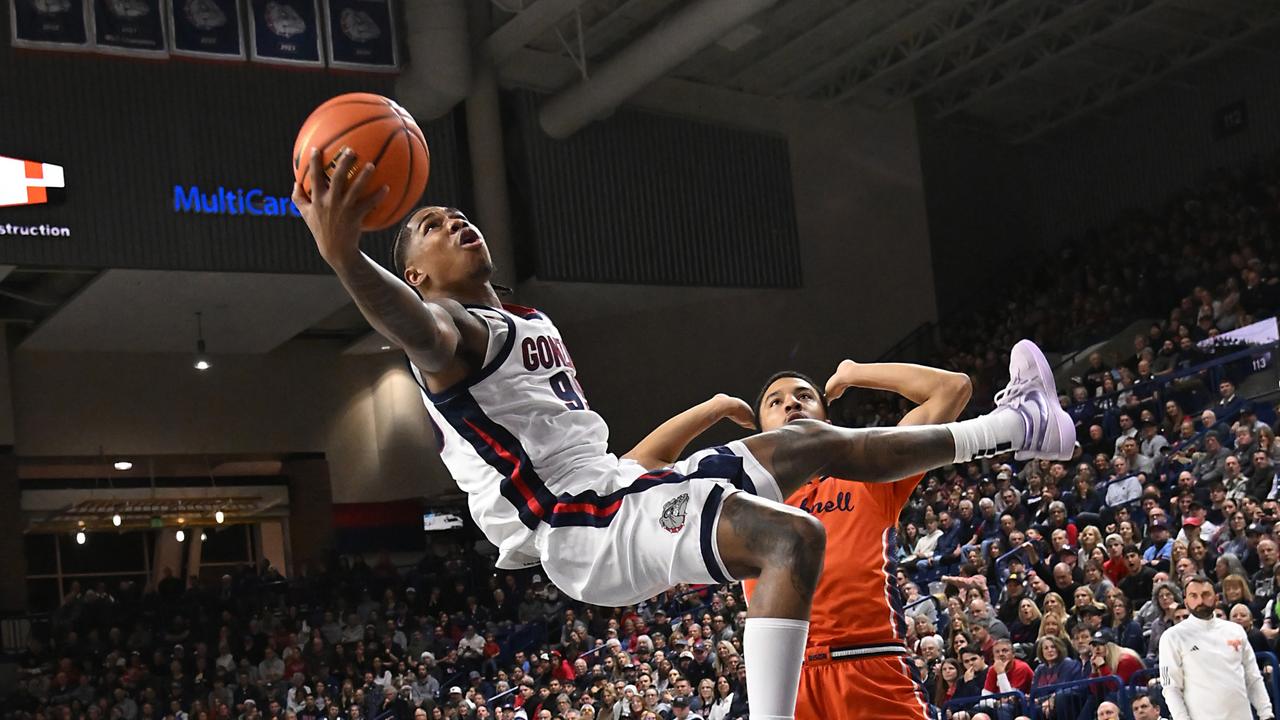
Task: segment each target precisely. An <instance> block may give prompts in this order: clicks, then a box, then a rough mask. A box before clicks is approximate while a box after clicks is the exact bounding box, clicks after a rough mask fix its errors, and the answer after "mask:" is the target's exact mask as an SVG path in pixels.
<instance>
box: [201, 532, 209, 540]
mask: <svg viewBox="0 0 1280 720" xmlns="http://www.w3.org/2000/svg"><path fill="white" fill-rule="evenodd" d="M208 541H209V533H207V532H201V533H200V542H208Z"/></svg>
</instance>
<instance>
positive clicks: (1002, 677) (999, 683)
mask: <svg viewBox="0 0 1280 720" xmlns="http://www.w3.org/2000/svg"><path fill="white" fill-rule="evenodd" d="M996 687H998V688H1000V692H1002V693H1007V692H1013V683H1011V682H1009V673H1008V671H1005V672H1002V673H1000V674H999V675H997V676H996Z"/></svg>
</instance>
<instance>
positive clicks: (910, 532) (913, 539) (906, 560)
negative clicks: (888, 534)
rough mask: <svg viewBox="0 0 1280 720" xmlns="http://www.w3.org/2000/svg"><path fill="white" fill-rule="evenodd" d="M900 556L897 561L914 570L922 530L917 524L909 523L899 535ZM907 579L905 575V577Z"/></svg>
mask: <svg viewBox="0 0 1280 720" xmlns="http://www.w3.org/2000/svg"><path fill="white" fill-rule="evenodd" d="M898 538H899V539H898V556H897V561H898V562H899V563H900V564H903V565H904V567H905V566H907V565H910V567H911V568H914V567H915V565H914V558H915V556H916V546H917V545H918V544H919V541H920V528H918V527H916V524H915V523H907V524H906V525H905V526H903V528H902V532H900V533H898ZM903 577H904V578H905V577H906V576H905V575H904V576H903Z"/></svg>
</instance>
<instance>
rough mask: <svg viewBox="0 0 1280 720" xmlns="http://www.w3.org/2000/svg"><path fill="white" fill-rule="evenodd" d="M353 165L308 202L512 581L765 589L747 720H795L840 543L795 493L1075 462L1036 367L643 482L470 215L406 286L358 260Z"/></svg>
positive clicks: (403, 263)
mask: <svg viewBox="0 0 1280 720" xmlns="http://www.w3.org/2000/svg"><path fill="white" fill-rule="evenodd" d="M353 162H354V158H353V157H351V156H346V157H343V158H342V159H341V160H340V161H339V162H338V163H337V167H336V168H335V169H334V172H333V175H332V177H333V178H334V179H333V181H332V183H330V182H329V181H328V180H327V179H326V176H325V172H324V168H323V167H322V165H321V161H320V157H319V154H318V153H316V152H315V151H314V150H313V151H312V154H311V157H310V173H311V188H313V191H312V194H311V196H310V197H308V196H307V195H306V194H305V193H303V192H302V191H301V189H300V188H298V187H296V186H295V189H294V194H293V201H294V203H295V204H297V206H298V209H299V210H300V212H301V213H302V216H303V218H304V220H305V221H306V223H307V226H308V227H309V228H310V230H311V233H312V235H313V236H314V237H315V242H316V247H317V248H318V249H319V251H320V255H321V256H322V257H323V258H324V260H325V261H326V262H327V263H328V264H329V265H330V267H332V268H333V270H334V272H335V273H337V275H338V278H339V279H340V280H341V281H342V284H343V286H344V287H346V289H347V292H348V293H349V294H350V295H351V297H352V299H354V300H355V302H356V305H357V306H358V307H359V308H360V311H361V313H363V314H364V316H365V318H366V319H367V320H368V321H369V323H370V324H371V325H372V326H373V327H374V328H375V329H376V330H377V331H378V332H380V333H381V334H382V335H383V336H384V337H386V338H387V339H389V340H391V341H392V342H394V343H396V344H397V345H398V346H400V347H401V348H403V349H404V351H405V353H407V354H408V356H409V361H410V363H411V366H412V368H413V372H414V375H415V376H416V377H417V378H418V380H419V382H420V383H421V385H422V386H423V396H424V399H425V401H426V403H427V409H428V412H429V414H430V417H431V420H432V423H433V424H434V425H435V428H434V430H435V433H436V438H437V440H438V441H439V443H440V453H441V456H442V457H443V459H444V462H445V465H446V466H447V467H448V468H449V472H450V474H452V476H453V478H454V481H455V482H457V484H458V486H459V487H460V488H461V489H462V490H464V491H465V492H466V493H467V495H468V504H469V506H470V509H471V515H472V517H473V518H474V519H475V521H476V524H477V525H479V526H480V528H481V529H482V530H483V531H484V533H485V535H486V536H487V537H488V538H489V540H490V541H492V542H493V543H494V544H495V545H497V546H498V550H499V554H498V567H501V568H504V569H516V568H522V567H529V566H532V565H535V564H538V563H541V564H542V566H543V569H544V571H545V572H546V573H547V576H548V577H549V578H551V580H552V581H554V582H555V583H556V585H557V586H558V587H559V588H560V589H561V590H563V591H564V592H565V593H567V594H568V595H570V596H571V597H574V598H576V599H578V600H581V601H584V602H588V603H592V604H596V605H605V606H621V605H631V604H635V603H638V602H640V601H642V600H644V599H646V598H649V597H652V596H654V595H657V594H658V593H660V592H662V591H664V590H666V589H668V588H670V587H672V586H674V585H676V584H678V583H708V584H711V583H722V582H726V581H729V580H738V579H743V578H756V579H757V581H758V582H757V586H756V591H755V594H754V596H753V598H752V603H751V608H750V611H749V617H748V620H747V625H746V628H745V631H744V640H745V644H746V647H745V651H746V658H745V660H746V666H747V687H748V694H749V696H750V698H751V717H752V720H774V719H777V718H781V719H785V720H791V718H793V717H794V713H795V703H796V686H797V684H798V681H799V675H800V666H801V663H802V660H803V653H804V648H805V638H806V634H807V631H808V617H809V610H810V604H811V601H812V596H813V592H814V587H815V585H816V583H817V580H818V577H819V574H820V573H821V571H822V558H823V551H824V547H825V541H826V537H825V533H824V531H823V529H822V525H821V524H820V523H819V522H818V521H817V520H814V519H813V518H812V517H811V516H809V515H808V514H807V513H805V512H803V511H801V510H797V509H795V508H789V507H786V506H785V505H782V504H781V502H782V500H783V499H784V498H786V497H787V496H789V495H790V494H791V493H792V492H793V491H794V490H795V489H796V488H797V487H799V486H800V485H802V484H803V483H806V482H808V481H809V480H810V479H812V478H815V477H820V476H826V475H831V476H837V477H856V478H860V479H863V480H865V481H870V482H876V481H880V482H890V481H893V480H896V479H898V478H901V477H905V476H908V475H911V474H912V473H916V472H922V471H924V470H927V469H929V468H933V467H937V466H939V465H944V464H947V463H951V462H961V461H967V460H970V459H972V458H974V457H979V456H985V455H992V454H996V453H998V452H1004V451H1008V450H1014V451H1016V452H1017V453H1018V454H1019V456H1021V457H1026V458H1032V457H1034V458H1053V459H1062V458H1068V457H1070V456H1071V450H1072V446H1073V444H1074V442H1075V431H1074V426H1073V423H1072V422H1071V419H1070V417H1068V416H1067V414H1066V413H1065V412H1063V411H1062V409H1061V408H1060V407H1059V405H1058V398H1057V393H1056V391H1055V389H1054V384H1053V378H1052V377H1051V376H1049V377H1045V376H1044V374H1043V373H1040V374H1032V376H1029V377H1027V378H1023V379H1021V380H1020V381H1018V382H1016V383H1013V384H1011V386H1010V388H1008V389H1007V390H1006V392H1005V394H1004V396H1003V398H1002V400H1001V402H1000V404H999V407H998V409H997V410H996V411H994V412H993V413H991V414H990V415H987V416H984V417H981V418H977V419H974V420H968V421H964V422H960V423H950V424H948V425H932V426H920V427H911V428H883V429H873V430H850V429H845V428H838V427H835V426H833V425H829V424H827V423H823V422H819V421H813V420H801V421H797V422H792V423H788V424H786V425H785V426H783V427H782V428H779V429H777V430H774V431H772V432H767V433H761V434H759V435H755V436H752V437H749V438H747V439H745V440H742V441H739V442H733V443H730V444H729V445H727V446H724V447H720V448H712V449H710V450H706V451H703V452H701V453H698V454H695V455H694V456H692V457H690V458H688V459H686V460H683V461H681V462H678V463H675V464H674V465H672V466H671V467H668V468H663V469H660V470H656V471H652V472H651V471H648V470H646V469H645V468H644V467H643V466H641V465H640V464H639V463H637V462H635V461H633V460H627V459H621V458H618V457H616V456H614V455H612V454H610V453H609V449H608V438H609V431H608V427H607V426H606V425H605V422H604V420H603V419H601V417H600V416H599V415H597V414H596V413H594V412H593V411H592V410H591V409H590V407H589V406H588V404H587V401H586V399H585V398H584V396H583V394H582V389H581V388H580V387H579V386H578V382H577V379H576V373H575V369H574V365H573V360H572V359H571V357H570V355H569V353H568V351H567V349H566V348H565V346H564V343H563V342H562V340H561V338H560V334H559V332H557V330H556V327H555V325H553V324H552V323H551V321H550V320H549V319H548V318H547V317H546V316H545V315H543V314H542V313H540V312H537V311H534V310H531V309H528V308H519V307H516V306H506V307H504V306H503V305H502V303H501V302H500V301H499V299H498V295H497V293H496V292H495V291H494V289H493V286H492V285H491V284H490V276H491V275H492V273H493V262H492V260H491V259H490V256H489V251H488V248H487V247H486V246H485V242H484V237H483V236H482V235H481V234H480V231H479V230H478V229H476V227H475V226H473V225H472V224H471V223H470V222H469V221H468V220H467V218H466V217H465V216H463V214H462V213H461V212H459V211H457V210H455V209H452V208H441V207H428V208H422V209H420V210H417V211H415V212H414V213H412V214H411V215H410V216H409V217H408V219H407V221H406V222H405V225H404V226H403V228H402V229H401V232H400V235H399V236H398V238H397V243H396V248H395V260H396V265H397V268H396V269H397V272H398V275H395V274H392V273H390V272H388V271H387V270H386V269H384V268H382V267H381V266H379V265H378V264H377V263H375V262H373V261H372V260H371V259H370V258H369V257H368V256H367V255H365V254H364V253H363V252H361V250H360V235H361V232H360V222H361V219H362V218H363V217H364V216H365V215H366V214H367V213H368V212H369V210H370V209H372V208H373V207H374V206H375V205H376V204H377V203H378V201H379V200H381V198H382V197H383V196H384V195H385V194H386V192H387V190H388V189H387V188H385V187H384V188H381V189H380V190H378V191H377V192H374V193H372V194H370V193H369V190H368V188H367V186H368V184H369V177H370V175H371V167H366V168H365V169H364V170H362V171H361V172H359V173H357V175H356V177H355V179H354V180H350V181H348V173H349V172H350V171H351V168H352V165H353ZM362 198H363V199H362ZM638 390H639V389H638Z"/></svg>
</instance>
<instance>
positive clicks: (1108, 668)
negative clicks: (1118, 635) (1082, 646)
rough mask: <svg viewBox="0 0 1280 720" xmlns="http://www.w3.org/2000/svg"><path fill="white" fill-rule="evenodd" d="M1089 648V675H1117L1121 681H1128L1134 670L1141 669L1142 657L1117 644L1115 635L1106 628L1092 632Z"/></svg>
mask: <svg viewBox="0 0 1280 720" xmlns="http://www.w3.org/2000/svg"><path fill="white" fill-rule="evenodd" d="M1090 648H1091V651H1092V652H1091V654H1090V658H1089V662H1090V664H1091V667H1092V672H1091V673H1090V676H1091V677H1102V676H1105V675H1117V676H1119V677H1120V680H1121V681H1123V682H1128V681H1129V678H1130V677H1132V676H1133V674H1134V673H1135V672H1137V671H1139V670H1141V669H1143V664H1142V659H1141V658H1139V657H1138V654H1137V653H1135V652H1134V651H1132V650H1130V649H1129V648H1123V647H1120V646H1119V645H1117V644H1116V642H1115V636H1114V635H1113V634H1112V632H1111V630H1109V629H1107V628H1103V629H1102V630H1099V631H1098V632H1096V633H1094V634H1093V639H1092V640H1091V641H1090Z"/></svg>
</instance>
